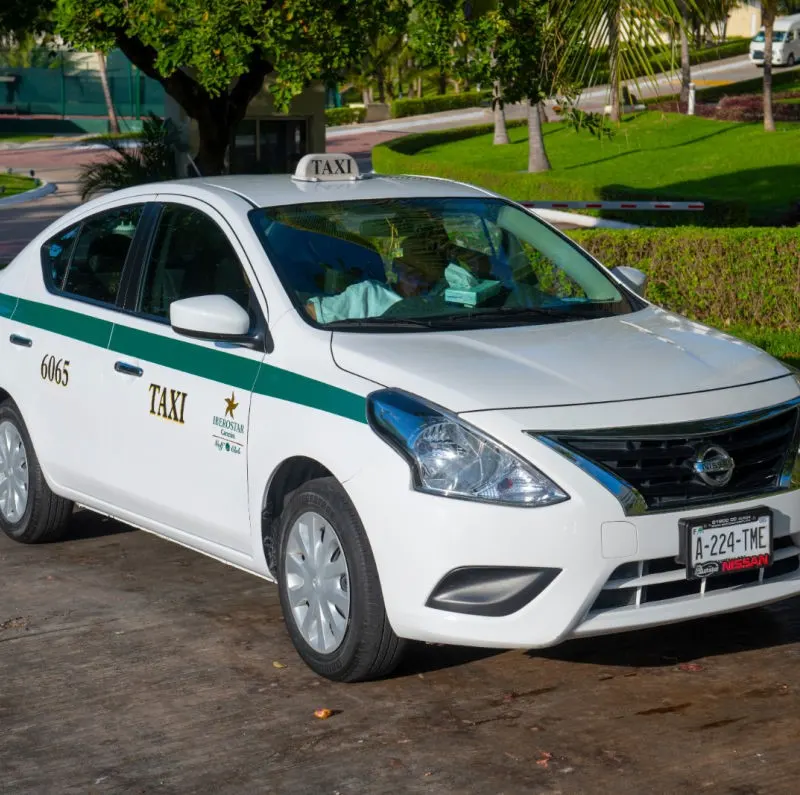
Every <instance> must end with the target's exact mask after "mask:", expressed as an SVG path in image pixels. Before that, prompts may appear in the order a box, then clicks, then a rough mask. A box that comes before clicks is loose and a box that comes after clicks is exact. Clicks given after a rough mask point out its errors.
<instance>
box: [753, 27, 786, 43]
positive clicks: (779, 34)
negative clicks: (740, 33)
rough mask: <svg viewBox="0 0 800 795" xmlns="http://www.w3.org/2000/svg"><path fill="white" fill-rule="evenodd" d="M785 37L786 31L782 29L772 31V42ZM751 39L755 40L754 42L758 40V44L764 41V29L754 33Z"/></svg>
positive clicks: (779, 40)
mask: <svg viewBox="0 0 800 795" xmlns="http://www.w3.org/2000/svg"><path fill="white" fill-rule="evenodd" d="M785 38H786V31H783V30H774V31H773V32H772V41H773V42H775V43H777V42H781V41H783V40H784V39H785ZM753 41H756V42H758V43H759V44H761V43H762V42H764V41H766V36H765V35H764V31H763V30H760V31H759V32H758V33H757V34H756V37H755V38H754V39H753Z"/></svg>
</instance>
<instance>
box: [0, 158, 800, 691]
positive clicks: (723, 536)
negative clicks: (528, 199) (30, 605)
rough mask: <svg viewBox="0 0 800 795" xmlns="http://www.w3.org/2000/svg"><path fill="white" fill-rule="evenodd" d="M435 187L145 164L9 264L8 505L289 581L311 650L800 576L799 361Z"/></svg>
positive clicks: (341, 669) (516, 218) (773, 588)
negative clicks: (194, 173) (76, 518)
mask: <svg viewBox="0 0 800 795" xmlns="http://www.w3.org/2000/svg"><path fill="white" fill-rule="evenodd" d="M643 289H644V276H643V274H642V273H641V272H639V271H637V270H634V269H631V268H628V269H623V268H620V269H616V270H613V271H609V270H607V269H606V268H604V267H603V266H601V265H600V264H599V263H597V262H596V261H595V260H594V259H593V258H592V257H591V256H589V255H588V254H587V253H586V252H585V251H583V250H582V249H581V248H579V247H578V246H577V245H576V244H575V243H573V242H572V241H571V240H570V239H569V238H567V237H566V236H565V235H564V234H562V233H561V232H559V231H557V230H555V229H554V228H553V227H551V226H550V225H548V224H547V223H545V222H544V221H542V220H540V219H539V218H537V216H536V215H535V214H534V213H533V212H531V211H528V210H526V209H525V208H523V207H521V206H520V205H518V204H516V203H514V202H512V201H508V200H506V199H504V198H502V197H500V196H497V195H496V194H492V193H490V192H488V191H485V190H482V189H479V188H476V187H472V186H468V185H464V184H460V183H456V182H451V181H447V180H440V179H432V178H420V177H388V176H380V175H374V174H366V175H359V174H358V173H357V167H356V164H355V162H354V161H353V160H352V159H351V158H349V157H347V156H342V155H330V154H324V155H313V156H307V157H306V158H304V159H303V160H302V161H301V163H300V164H299V166H298V170H297V172H296V174H295V175H293V176H290V175H283V176H259V177H244V176H229V177H219V178H205V179H189V180H179V181H175V182H165V183H159V184H153V185H145V186H141V187H136V188H130V189H126V190H123V191H119V192H116V193H112V194H109V195H106V196H103V197H100V198H96V199H94V200H93V201H90V202H88V203H86V204H84V205H82V206H81V207H79V208H77V209H75V210H73V211H71V212H70V213H68V214H67V215H65V216H64V217H63V218H62V219H61V220H59V221H57V222H56V223H54V224H52V225H51V226H50V227H49V228H48V229H47V230H46V231H44V232H43V233H42V234H40V235H39V236H38V237H36V238H35V239H34V240H33V241H32V242H31V243H30V244H29V245H28V246H27V248H25V250H24V251H23V252H22V253H20V254H19V256H17V257H16V258H15V259H14V261H13V262H12V263H11V264H10V265H9V266H8V267H7V268H6V269H5V270H4V271H2V273H0V324H1V325H2V336H1V337H0V339H2V340H3V342H2V344H3V346H4V354H3V358H2V367H0V387H1V388H2V405H1V406H0V526H2V528H3V530H4V531H5V532H6V533H7V534H8V535H9V536H10V537H11V538H12V539H15V540H17V541H20V542H24V543H36V542H43V541H48V540H51V539H55V538H57V537H59V536H60V535H61V534H62V533H63V532H64V531H65V530H66V529H68V522H69V517H70V513H71V510H72V506H73V504H79V505H82V506H85V507H87V508H89V509H91V510H94V511H98V512H101V513H103V514H107V515H109V516H113V517H115V518H117V519H119V520H121V521H123V522H127V523H129V524H131V525H134V526H136V527H139V528H142V529H144V530H147V531H150V532H152V533H155V534H157V535H159V536H162V537H164V538H167V539H170V540H172V541H175V542H178V543H180V544H183V545H185V546H187V547H190V548H192V549H194V550H197V551H199V552H202V553H205V554H206V555H209V556H211V557H213V558H217V559H218V560H221V561H224V562H226V563H229V564H231V565H233V566H236V567H238V568H241V569H244V570H246V571H249V572H251V573H253V574H256V575H258V576H261V577H264V578H267V579H269V580H276V581H277V583H278V587H279V593H280V599H281V604H282V606H283V610H284V613H285V617H286V626H287V628H288V632H289V634H290V636H291V639H292V641H293V642H294V644H295V646H296V648H297V650H298V652H299V654H300V655H301V656H302V658H303V659H304V660H305V661H306V662H307V663H308V665H310V666H311V668H312V669H313V670H314V671H316V672H318V673H319V674H321V675H323V676H327V677H329V678H331V679H339V680H346V681H355V680H359V679H365V678H370V677H375V676H379V675H384V674H387V673H388V672H389V671H391V670H392V669H393V667H394V666H395V665H396V663H397V661H398V659H399V656H400V654H401V651H402V649H403V646H404V640H405V639H416V640H423V641H432V642H441V643H449V644H465V645H476V646H486V647H499V648H512V647H517V648H531V647H546V646H551V645H554V644H558V643H559V642H561V641H564V640H566V639H568V638H574V637H581V636H587V635H596V634H601V633H611V632H618V631H621V630H630V629H636V628H641V627H649V626H654V625H659V624H666V623H670V622H677V621H683V620H686V619H691V618H696V617H699V616H708V615H713V614H717V613H724V612H728V611H735V610H740V609H743V608H748V607H753V606H755V605H763V604H766V603H768V602H774V601H776V600H780V599H785V598H787V597H790V596H794V595H796V594H798V593H800V571H798V567H799V565H800V548H799V547H798V535H797V534H798V533H799V532H800V492H798V491H797V488H798V485H799V484H800V469H798V467H797V455H798V427H799V426H798V412H799V411H800V386H798V380H797V377H796V376H795V374H794V373H793V372H792V371H790V370H789V369H787V367H785V366H784V365H783V364H781V363H780V362H778V361H777V360H775V359H773V358H771V357H770V356H768V355H767V354H766V353H764V352H762V351H761V350H759V349H757V348H755V347H753V346H751V345H749V344H746V343H744V342H742V341H740V340H738V339H735V338H733V337H730V336H728V335H726V334H723V333H721V332H719V331H715V330H712V329H710V328H707V327H705V326H703V325H700V324H698V323H694V322H690V321H689V320H687V319H685V318H683V317H680V316H678V315H676V314H675V313H673V312H668V311H665V310H664V309H661V308H659V307H657V306H654V305H653V304H651V303H649V302H648V301H647V300H645V299H644V298H642V295H641V294H642V292H643Z"/></svg>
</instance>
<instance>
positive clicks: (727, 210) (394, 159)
mask: <svg viewBox="0 0 800 795" xmlns="http://www.w3.org/2000/svg"><path fill="white" fill-rule="evenodd" d="M525 124H527V121H526V120H524V119H515V120H513V121H509V122H508V127H509V128H511V127H517V126H522V125H525ZM492 130H493V127H492V125H489V124H483V125H476V126H474V127H460V128H458V129H455V130H445V131H437V132H428V133H419V134H416V135H407V136H404V137H403V138H397V139H395V140H394V141H388V142H387V143H385V144H381V145H380V146H377V147H375V149H373V150H372V163H373V167H374V168H375V170H376V171H380V172H383V173H385V174H420V175H424V176H433V177H445V178H446V179H454V180H458V181H460V182H469V183H472V184H475V185H479V186H481V187H483V188H488V189H489V190H492V191H495V192H496V193H500V194H502V195H503V196H508V197H509V198H511V199H515V200H516V201H534V200H543V201H593V200H605V201H626V200H627V201H641V200H646V199H648V198H649V197H650V196H651V195H652V192H648V191H647V190H640V189H636V190H635V191H634V190H633V189H631V190H625V189H624V188H621V187H620V188H613V189H612V188H603V189H602V190H600V189H598V187H597V186H596V185H593V184H591V183H588V182H582V181H580V180H577V179H575V178H572V177H570V176H569V172H563V171H562V172H548V173H546V174H529V173H527V172H515V171H497V170H488V169H481V168H480V167H476V166H473V165H472V164H469V163H464V164H460V163H459V164H456V163H446V162H442V161H441V160H439V159H437V158H436V157H435V155H431V156H430V157H426V156H425V155H424V154H420V153H421V152H424V150H425V149H428V148H430V147H433V146H440V145H442V144H446V143H450V142H452V141H460V140H463V139H464V138H472V137H473V136H479V135H486V134H487V133H490V132H491V131H492ZM653 198H657V199H661V200H664V201H666V200H668V199H669V198H671V197H670V196H668V195H666V194H664V193H663V192H659V194H658V196H654V197H653ZM672 198H674V199H675V200H680V199H683V198H684V197H683V196H675V197H672ZM586 214H589V213H588V212H587V213H586ZM591 214H592V215H598V214H600V215H602V216H603V217H604V218H619V219H621V220H628V221H629V220H630V214H629V213H624V212H623V213H614V212H612V211H607V210H604V211H601V212H599V213H598V211H592V212H591ZM697 215H698V217H697V219H696V221H695V223H696V224H697V225H702V226H746V225H747V224H748V223H749V211H748V208H747V203H746V202H744V201H722V200H706V201H705V210H704V212H703V213H698V214H697ZM642 220H643V221H645V220H646V221H647V222H648V223H651V224H653V225H654V226H655V225H657V226H660V227H669V226H672V227H674V226H676V225H679V224H683V223H685V218H682V217H681V216H680V214H679V213H674V212H672V213H671V212H661V213H660V212H648V213H647V218H646V219H642Z"/></svg>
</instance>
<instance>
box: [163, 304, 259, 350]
mask: <svg viewBox="0 0 800 795" xmlns="http://www.w3.org/2000/svg"><path fill="white" fill-rule="evenodd" d="M169 322H170V325H171V326H172V328H173V330H174V331H175V332H177V333H178V334H183V335H184V336H186V337H195V338H197V339H203V340H214V341H216V342H230V343H234V344H236V343H238V344H241V345H247V346H248V347H257V343H258V342H259V336H258V335H253V334H249V333H248V332H249V331H250V315H249V314H248V313H247V312H246V311H245V310H244V309H242V307H241V306H239V304H237V303H236V301H234V300H233V299H232V298H229V297H228V296H227V295H198V296H194V297H192V298H181V299H180V300H178V301H173V302H172V303H171V304H170V306H169Z"/></svg>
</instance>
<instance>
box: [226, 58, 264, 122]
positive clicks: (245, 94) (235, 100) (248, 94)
mask: <svg viewBox="0 0 800 795" xmlns="http://www.w3.org/2000/svg"><path fill="white" fill-rule="evenodd" d="M273 68H274V67H273V65H272V64H271V63H270V62H269V61H266V60H264V59H263V58H259V59H258V60H257V61H256V62H255V63H253V64H252V65H251V67H250V69H249V71H247V72H245V73H244V74H243V75H242V76H241V77H240V78H239V79H238V81H237V82H236V85H235V86H234V87H233V88H232V89H231V91H230V95H229V102H230V109H231V113H232V115H233V116H235V115H236V114H237V112H238V111H239V110H240V109H241V108H242V107H244V109H245V110H246V109H247V106H248V105H249V104H250V102H251V101H252V100H253V99H254V98H255V97H256V96H257V95H258V93H259V91H261V89H262V87H263V86H264V78H266V76H267V75H268V74H269V73H270V72H271V71H272V70H273Z"/></svg>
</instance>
